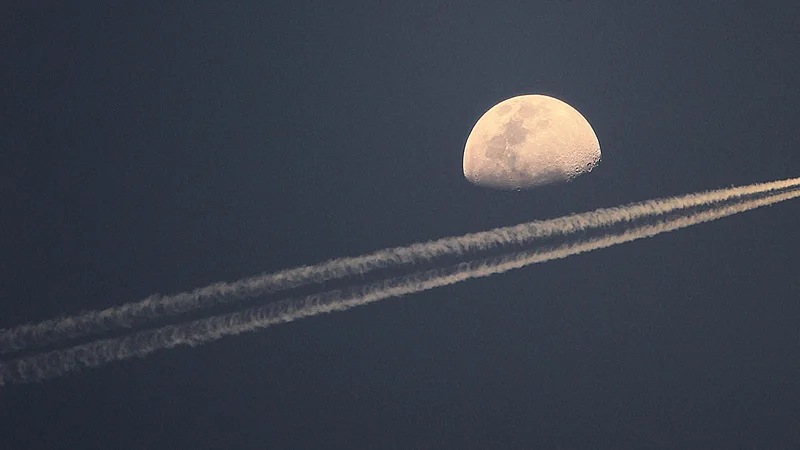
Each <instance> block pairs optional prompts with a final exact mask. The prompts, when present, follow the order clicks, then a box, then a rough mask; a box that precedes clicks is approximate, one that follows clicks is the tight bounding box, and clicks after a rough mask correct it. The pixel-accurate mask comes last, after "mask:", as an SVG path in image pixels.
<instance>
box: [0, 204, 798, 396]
mask: <svg viewBox="0 0 800 450" xmlns="http://www.w3.org/2000/svg"><path fill="white" fill-rule="evenodd" d="M796 197H800V189H792V190H787V191H784V192H782V193H774V194H771V195H767V196H764V197H759V198H756V199H741V200H740V201H738V202H735V203H733V204H729V205H727V206H726V205H714V206H711V207H709V208H708V209H707V210H704V211H702V212H693V213H692V212H685V213H683V214H682V215H680V216H678V217H674V218H670V219H667V220H664V221H661V222H657V223H655V224H651V225H640V226H636V227H633V228H630V229H628V230H625V231H622V232H617V233H610V234H607V235H603V236H599V237H594V238H588V239H583V240H580V241H577V242H573V243H567V244H564V245H561V246H558V247H553V248H545V249H533V250H527V251H522V252H518V253H514V254H510V255H505V256H500V257H496V258H490V259H484V260H480V261H475V262H469V263H462V264H459V265H457V266H455V267H454V268H452V269H450V270H443V269H434V270H429V271H426V272H419V273H415V274H412V275H408V276H405V277H400V278H393V279H389V280H385V281H382V282H377V283H373V284H369V285H366V286H363V287H360V288H356V289H352V290H349V291H344V292H341V291H334V292H326V293H322V294H317V295H311V296H308V297H304V298H300V299H289V300H284V301H280V302H276V303H273V304H270V305H266V306H263V307H259V308H252V309H248V310H244V311H239V312H234V313H230V314H224V315H220V316H215V317H210V318H206V319H201V320H195V321H191V322H186V323H181V324H176V325H169V326H165V327H161V328H158V329H154V330H147V331H140V332H137V333H133V334H131V335H127V336H123V337H119V338H112V339H103V340H97V341H94V342H90V343H88V344H83V345H78V346H75V347H71V348H67V349H63V350H56V351H50V352H46V353H42V354H38V355H33V356H29V357H24V358H20V359H17V360H13V361H9V362H7V363H2V364H0V386H2V385H4V384H6V383H14V382H33V381H39V380H43V379H47V378H53V377H58V376H62V375H66V374H68V373H70V372H76V371H79V370H81V369H83V368H89V367H98V366H102V365H104V364H106V363H109V362H112V361H119V360H124V359H129V358H133V357H145V356H147V355H149V354H151V353H153V352H155V351H157V350H160V349H167V348H174V347H177V346H181V345H189V346H195V345H200V344H203V343H206V342H211V341H215V340H217V339H220V338H222V337H224V336H231V335H236V334H240V333H244V332H248V331H254V330H257V329H261V328H266V327H269V326H271V325H275V324H279V323H284V322H291V321H294V320H297V319H302V318H305V317H311V316H316V315H319V314H323V313H328V312H332V311H341V310H346V309H350V308H353V307H355V306H359V305H365V304H368V303H372V302H376V301H378V300H382V299H386V298H389V297H398V296H402V295H407V294H412V293H417V292H421V291H425V290H429V289H433V288H436V287H440V286H446V285H449V284H453V283H457V282H459V281H464V280H467V279H470V278H477V277H485V276H489V275H492V274H498V273H502V272H506V271H508V270H512V269H517V268H521V267H524V266H527V265H530V264H535V263H541V262H546V261H552V260H554V259H561V258H566V257H568V256H571V255H576V254H580V253H585V252H589V251H592V250H597V249H601V248H606V247H610V246H613V245H616V244H621V243H624V242H630V241H634V240H637V239H642V238H646V237H651V236H655V235H657V234H661V233H666V232H669V231H673V230H677V229H680V228H685V227H688V226H691V225H697V224H700V223H704V222H710V221H713V220H717V219H720V218H723V217H727V216H730V215H733V214H737V213H740V212H744V211H749V210H752V209H755V208H759V207H762V206H767V205H771V204H774V203H778V202H782V201H785V200H789V199H793V198H796Z"/></svg>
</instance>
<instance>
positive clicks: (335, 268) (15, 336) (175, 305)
mask: <svg viewBox="0 0 800 450" xmlns="http://www.w3.org/2000/svg"><path fill="white" fill-rule="evenodd" d="M798 186H800V178H791V179H787V180H783V181H773V182H768V183H760V184H753V185H749V186H742V187H735V188H728V189H719V190H714V191H707V192H701V193H697V194H688V195H684V196H681V197H669V198H663V199H655V200H649V201H644V202H640V203H632V204H629V205H626V206H620V207H616V208H606V209H598V210H595V211H592V212H587V213H582V214H574V215H569V216H564V217H560V218H557V219H551V220H543V221H534V222H528V223H523V224H520V225H516V226H511V227H503V228H496V229H493V230H489V231H484V232H480V233H470V234H466V235H464V236H458V237H449V238H443V239H439V240H435V241H430V242H421V243H416V244H412V245H409V246H407V247H396V248H389V249H384V250H379V251H377V252H375V253H371V254H368V255H363V256H356V257H347V258H339V259H334V260H331V261H327V262H324V263H322V264H318V265H314V266H303V267H298V268H293V269H287V270H283V271H280V272H276V273H272V274H265V275H259V276H254V277H249V278H244V279H241V280H238V281H233V282H221V283H214V284H211V285H209V286H206V287H203V288H199V289H195V290H193V291H187V292H182V293H179V294H174V295H170V296H160V295H153V296H150V297H148V298H146V299H144V300H141V301H137V302H131V303H126V304H123V305H120V306H115V307H111V308H108V309H104V310H95V311H88V312H85V313H81V314H78V315H74V316H69V317H61V318H56V319H52V320H46V321H43V322H40V323H37V324H28V325H22V326H19V327H16V328H9V329H3V330H0V354H3V353H9V352H13V351H21V350H32V349H36V348H41V347H43V346H47V345H53V344H64V343H66V342H68V341H69V340H72V339H76V338H80V337H84V336H91V335H95V334H99V333H102V332H108V331H114V330H121V329H125V328H130V327H132V326H135V325H145V324H147V323H149V322H153V321H155V320H158V319H162V318H165V317H168V316H172V315H177V314H182V313H186V312H189V311H195V310H200V309H205V308H211V307H214V306H218V305H220V304H224V303H231V302H235V301H241V300H244V299H248V298H253V297H256V296H260V295H266V294H271V293H275V292H278V291H282V290H287V289H292V288H295V287H299V286H304V285H307V284H312V283H320V282H323V281H327V280H334V279H338V278H343V277H348V276H353V275H363V274H366V273H368V272H371V271H374V270H378V269H385V268H389V267H399V266H403V265H412V264H418V263H422V262H428V261H431V260H434V259H436V258H440V257H446V256H463V255H465V254H469V253H471V252H478V251H485V250H491V249H495V248H498V247H501V246H507V245H524V244H528V243H530V242H532V241H535V240H537V239H543V238H547V237H551V236H556V235H568V234H571V233H575V232H579V231H585V230H589V229H594V228H602V227H609V226H613V225H616V224H620V223H627V222H631V221H634V220H638V219H643V218H648V217H650V218H657V217H659V216H662V215H664V214H669V213H674V212H677V211H680V210H683V209H686V208H692V207H697V206H702V205H709V204H713V203H718V202H725V201H730V200H734V199H737V198H741V197H745V196H750V195H757V194H765V193H770V192H775V191H778V190H783V189H789V188H794V187H798Z"/></svg>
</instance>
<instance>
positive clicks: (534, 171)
mask: <svg viewBox="0 0 800 450" xmlns="http://www.w3.org/2000/svg"><path fill="white" fill-rule="evenodd" d="M599 162H600V143H599V142H598V141H597V136H595V134H594V130H592V127H591V125H589V122H588V121H586V119H585V118H584V117H583V116H582V115H581V113H579V112H578V111H577V110H576V109H575V108H573V107H571V106H570V105H568V104H566V103H564V102H562V101H561V100H558V99H555V98H552V97H548V96H546V95H521V96H519V97H513V98H510V99H508V100H504V101H502V102H500V103H498V104H497V105H495V106H493V107H492V108H491V109H489V111H487V112H486V113H485V114H484V115H483V116H482V117H481V118H480V119H478V122H477V123H476V124H475V126H474V127H473V128H472V132H471V133H470V135H469V138H467V144H466V147H465V148H464V176H465V177H466V178H467V180H469V181H470V182H471V183H473V184H476V185H478V186H485V187H491V188H496V189H525V188H530V187H535V186H542V185H546V184H551V183H559V182H565V181H571V180H573V179H574V178H575V177H577V176H579V175H581V174H584V173H587V172H590V171H591V170H592V169H594V168H595V167H596V166H597V164H598V163H599Z"/></svg>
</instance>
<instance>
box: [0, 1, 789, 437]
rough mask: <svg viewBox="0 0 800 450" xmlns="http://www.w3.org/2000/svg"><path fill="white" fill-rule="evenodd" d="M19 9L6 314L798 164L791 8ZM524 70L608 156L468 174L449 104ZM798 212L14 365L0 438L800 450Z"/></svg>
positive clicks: (468, 114) (2, 172) (2, 252)
mask: <svg viewBox="0 0 800 450" xmlns="http://www.w3.org/2000/svg"><path fill="white" fill-rule="evenodd" d="M15 3H18V4H17V5H15V6H9V5H5V6H3V7H2V11H3V12H2V17H3V19H2V25H1V26H0V33H2V39H0V47H1V48H2V52H0V54H2V71H0V73H1V74H2V79H0V81H1V82H0V86H2V87H1V88H0V89H1V90H0V92H2V100H1V101H0V104H1V105H2V108H0V111H2V120H1V121H0V127H2V128H0V199H1V201H2V204H1V205H2V206H1V207H2V211H3V214H2V217H3V219H2V220H0V236H2V238H1V239H0V270H2V282H0V327H8V326H13V325H18V324H21V323H24V322H28V321H38V320H42V319H46V318H50V317H53V316H57V315H62V314H72V313H76V312H78V311H80V310H84V309H90V308H103V307H107V306H111V305H116V304H121V303H124V302H127V301H132V300H138V299H141V298H144V297H145V296H147V295H149V294H151V293H154V292H161V293H171V292H178V291H182V290H186V289H192V288H195V287H199V286H203V285H206V284H208V283H211V282H214V281H220V280H234V279H237V278H240V277H243V276H248V275H253V274H257V273H260V272H264V271H275V270H279V269H283V268H288V267H293V266H297V265H303V264H311V263H315V262H320V261H322V260H326V259H329V258H334V257H339V256H346V255H359V254H362V253H365V252H369V251H372V250H376V249H380V248H383V247H387V246H397V245H404V244H409V243H412V242H416V241H420V240H428V239H433V238H439V237H444V236H453V235H460V234H463V233H467V232H474V231H482V230H486V229H489V228H492V227H496V226H504V225H513V224H517V223H520V222H525V221H530V220H534V219H541V218H551V217H557V216H561V215H564V214H568V213H572V212H580V211H587V210H592V209H595V208H598V207H608V206H617V205H620V204H623V203H628V202H632V201H638V200H646V199H650V198H655V197H663V196H669V195H679V194H684V193H689V192H695V191H699V190H705V189H711V188H720V187H726V186H729V185H731V184H736V185H743V184H749V183H753V182H759V181H771V180H775V179H781V178H788V177H792V176H800V152H798V149H799V148H800V139H798V130H800V113H799V112H798V111H800V72H798V70H797V67H798V65H799V64H800V28H798V26H797V17H798V15H797V13H798V12H799V11H798V9H800V7H797V6H792V5H793V3H791V2H777V1H776V2H771V1H763V2H752V3H750V2H748V3H749V4H748V6H746V7H745V6H742V3H734V2H720V6H712V5H711V2H686V3H685V4H683V5H682V6H679V5H678V4H677V3H675V2H629V3H626V4H623V3H620V2H617V3H615V2H591V3H588V2H587V3H584V2H564V1H558V2H531V1H515V2H449V3H448V2H444V1H432V2H421V3H420V2H416V3H407V2H371V3H370V2H367V3H357V2H349V1H336V2H332V1H326V2H323V1H316V2H310V1H304V0H299V1H298V0H292V1H286V2H282V3H279V2H277V1H269V2H247V4H245V2H219V1H196V2H192V3H191V4H188V3H187V4H186V5H182V6H175V5H174V4H172V2H166V4H164V2H127V4H123V5H119V4H109V3H108V2H100V1H86V2H78V3H75V2H67V3H64V2H15ZM378 4H380V5H381V6H375V5H378ZM792 8H794V10H792ZM526 93H542V94H547V95H551V96H555V97H557V98H560V99H562V100H564V101H566V102H568V103H570V104H571V105H573V106H574V107H575V108H577V109H578V110H579V111H580V112H581V113H582V114H583V115H584V116H585V117H586V118H587V119H588V120H589V122H590V123H591V124H592V126H593V128H594V130H595V131H596V133H597V135H598V137H599V140H600V143H601V147H602V150H603V163H602V164H601V165H600V167H599V168H598V169H596V170H595V171H594V172H592V173H591V174H590V175H587V176H584V177H581V178H579V179H578V180H577V181H575V182H574V183H571V184H565V185H559V186H553V187H546V188H542V189H538V190H531V191H523V192H519V193H518V192H497V191H491V190H485V189H480V188H477V187H475V186H472V185H470V184H468V183H467V182H466V181H465V180H464V179H463V176H462V173H461V157H462V151H463V145H464V142H465V141H466V138H467V135H468V134H469V131H470V129H471V128H472V126H473V124H474V123H475V121H476V120H477V119H478V118H479V117H480V115H481V114H483V112H484V111H485V110H486V109H488V108H489V107H491V106H492V105H493V104H495V103H497V102H499V101H500V100H503V99H505V98H508V97H512V96H515V95H520V94H526ZM798 212H800V203H798V201H793V202H788V203H783V204H780V205H778V206H774V207H770V208H767V209H760V210H757V211H753V212H748V213H745V214H741V215H737V216H734V217H731V218H727V219H724V220H722V221H719V222H715V223H712V224H706V225H700V226H697V227H693V228H690V229H686V230H682V231H678V232H674V233H670V234H667V235H662V236H658V237H655V238H652V239H649V240H645V241H639V242H634V243H630V244H625V245H621V246H616V247H613V248H610V249H606V250H601V251H597V252H593V253H590V254H586V255H580V256H575V257H571V258H568V259H566V260H562V261H556V262H551V263H547V264H542V265H536V266H533V267H529V268H525V269H522V270H518V271H514V272H511V273H508V274H504V275H499V276H494V277H490V278H486V279H479V280H472V281H468V282H464V283H461V284H458V285H455V286H450V287H446V288H440V289H436V290H434V291H430V292H426V293H422V294H418V295H413V296H409V297H406V298H400V299H390V300H386V301H382V302H379V303H377V304H374V305H370V306H366V307H362V308H357V309H354V310H352V311H349V312H344V313H336V314H331V315H325V316H318V317H314V318H311V319H306V320H302V321H299V322H296V323H292V324H287V325H282V326H278V327H274V328H271V329H268V330H264V331H261V332H258V333H253V334H248V335H243V336H238V337H232V338H227V339H223V340H221V341H218V342H216V343H213V344H210V345H206V346H203V347H199V348H195V349H186V348H182V349H177V350H171V351H162V352H159V353H157V354H155V355H153V356H152V357H150V358H147V359H145V360H132V361H126V362H122V363H115V364H112V365H108V366H105V367H103V368H100V369H97V370H90V371H87V372H84V373H81V374H78V375H73V376H68V377H65V378H61V379H57V380H51V381H47V382H42V383H37V384H31V385H11V386H6V387H5V388H3V389H1V390H0V424H1V425H0V444H5V445H0V446H2V447H3V448H196V449H203V448H209V449H210V448H259V449H261V448H336V447H339V448H419V449H423V448H431V449H433V448H454V449H455V448H534V447H537V446H538V447H567V448H589V447H591V448H621V447H624V446H635V447H647V448H707V447H728V448H730V447H735V446H742V447H754V448H780V447H783V448H787V447H793V446H797V445H800V420H798V417H800V402H798V401H797V399H798V398H800V378H799V377H798V374H800V298H798V294H800V266H799V265H798V264H797V260H796V257H795V255H797V254H798V252H800V231H798V221H797V217H798Z"/></svg>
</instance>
